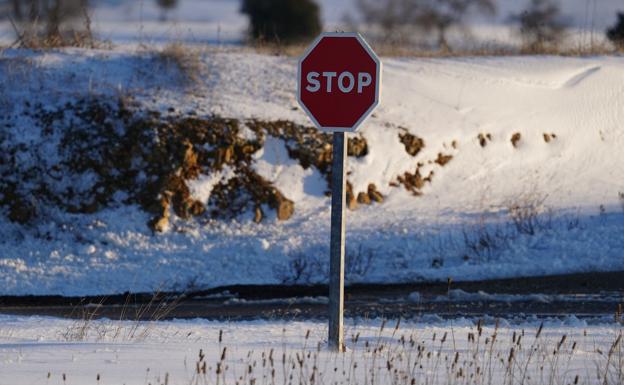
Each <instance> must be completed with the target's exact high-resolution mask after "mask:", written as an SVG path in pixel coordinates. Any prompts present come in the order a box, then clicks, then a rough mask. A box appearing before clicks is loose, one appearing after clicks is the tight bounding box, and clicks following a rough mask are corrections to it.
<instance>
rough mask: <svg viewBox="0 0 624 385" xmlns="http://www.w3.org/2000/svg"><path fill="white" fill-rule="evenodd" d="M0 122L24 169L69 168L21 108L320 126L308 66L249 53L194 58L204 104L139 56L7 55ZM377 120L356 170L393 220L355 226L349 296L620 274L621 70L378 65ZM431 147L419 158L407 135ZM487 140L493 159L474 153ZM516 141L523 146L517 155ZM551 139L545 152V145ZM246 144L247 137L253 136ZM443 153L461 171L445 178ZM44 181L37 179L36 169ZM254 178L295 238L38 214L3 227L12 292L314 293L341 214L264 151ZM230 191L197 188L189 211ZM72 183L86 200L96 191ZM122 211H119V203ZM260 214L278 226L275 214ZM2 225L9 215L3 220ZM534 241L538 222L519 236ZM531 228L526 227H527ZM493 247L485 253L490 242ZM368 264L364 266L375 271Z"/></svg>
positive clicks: (220, 227) (316, 184)
mask: <svg viewBox="0 0 624 385" xmlns="http://www.w3.org/2000/svg"><path fill="white" fill-rule="evenodd" d="M0 55H1V56H0V67H1V68H2V70H1V71H0V89H1V90H2V92H1V93H0V106H1V107H0V108H1V109H2V110H1V111H2V112H3V113H2V114H0V115H2V116H4V117H8V116H19V117H18V118H15V119H16V120H14V121H12V124H13V125H12V126H10V127H8V126H7V127H8V130H9V131H8V133H9V134H10V135H11V137H12V140H14V141H16V142H20V143H24V144H25V145H26V148H29V147H32V146H34V147H36V148H38V153H37V157H34V158H33V154H32V153H30V152H28V151H23V152H21V153H20V156H24V158H23V162H35V161H37V160H49V162H50V164H52V163H53V162H55V161H58V156H59V154H58V153H57V150H56V149H57V147H58V143H56V142H55V140H57V139H58V138H52V139H51V138H44V137H42V135H41V133H40V132H39V131H38V130H33V129H29V128H30V127H32V126H33V121H32V118H30V117H28V116H24V115H20V114H19V112H20V111H23V110H24V109H25V107H24V106H25V103H26V102H29V103H31V104H32V105H34V104H36V103H42V105H44V106H45V108H47V109H50V110H53V109H54V108H55V107H59V106H62V105H64V103H65V102H67V101H72V100H75V99H76V98H77V97H80V96H84V95H91V96H93V97H102V98H108V97H110V98H116V97H118V96H119V95H120V94H122V95H134V96H135V99H136V100H137V102H138V103H140V104H141V105H143V106H145V108H148V109H157V110H160V111H163V112H164V111H167V109H168V108H169V107H174V108H175V110H176V111H180V112H182V113H189V112H194V113H195V114H197V116H210V115H212V114H218V115H221V116H224V117H228V118H238V119H241V120H246V119H251V118H257V119H264V120H278V119H284V120H291V121H293V122H295V123H300V124H306V125H310V122H309V120H308V118H307V117H306V116H305V114H304V113H303V111H302V110H301V109H299V108H295V107H297V102H296V96H295V73H296V58H292V57H283V56H268V55H260V54H255V53H248V52H241V51H236V52H229V51H222V50H210V49H209V50H206V51H202V52H201V53H200V57H201V62H202V65H203V69H202V76H201V77H200V79H199V81H198V82H197V84H194V87H193V91H192V92H190V93H189V92H188V89H187V88H186V87H184V86H181V85H179V84H178V81H179V73H177V72H176V71H175V68H169V67H167V66H166V65H163V64H162V63H161V62H160V61H159V59H158V55H157V54H155V53H153V52H149V51H140V52H137V51H135V50H133V49H117V50H113V51H104V50H102V51H98V50H80V49H68V50H59V51H49V52H33V51H24V50H5V51H3V52H2V53H1V54H0ZM383 61H384V67H383V68H384V73H383V87H384V89H383V93H382V100H381V104H380V106H379V108H378V109H377V110H376V111H375V113H374V115H373V116H372V117H371V118H369V119H368V120H367V121H366V122H365V123H364V124H363V126H362V128H361V134H362V136H363V137H364V138H365V139H366V140H367V142H368V147H369V153H368V155H366V156H365V157H363V158H360V159H355V158H350V159H349V164H348V172H349V181H350V182H351V183H352V184H353V187H354V191H355V193H356V194H357V193H358V192H362V191H366V189H367V187H368V184H369V183H374V184H375V185H376V186H377V189H378V190H379V191H380V192H381V193H382V194H383V195H384V202H383V203H381V204H380V203H374V204H372V205H371V206H366V205H360V207H359V208H358V209H357V210H355V211H349V212H348V213H347V254H348V255H349V256H350V258H351V260H356V261H357V260H359V261H360V263H359V268H358V267H357V266H356V267H353V266H352V268H351V269H350V268H349V266H347V280H348V281H349V282H355V281H358V282H386V283H393V282H413V281H422V280H446V279H447V278H448V277H452V278H453V279H454V280H455V281H460V280H470V279H486V278H503V277H516V276H527V275H546V274H557V273H571V272H587V271H617V270H623V269H624V259H622V258H621V250H622V249H623V248H624V238H623V237H622V236H621V226H622V222H623V220H624V213H623V212H622V208H621V198H620V197H619V193H620V192H621V191H623V190H624V186H623V185H622V183H621V181H622V180H624V167H623V166H621V164H622V161H621V148H622V147H623V145H624V131H623V130H622V124H621V123H622V122H623V121H624V108H622V107H623V104H624V83H623V81H622V77H621V73H622V71H623V70H624V59H622V58H621V57H602V56H597V57H583V58H579V57H548V56H545V57H480V58H472V57H467V58H453V59H418V58H398V59H383ZM404 130H407V131H408V132H410V133H412V134H414V135H416V136H418V137H421V138H423V140H424V142H425V148H424V149H423V150H422V151H421V152H420V153H419V154H418V155H417V156H416V157H412V156H410V155H409V154H407V153H406V151H405V149H404V146H403V144H402V143H401V142H400V140H399V133H402V132H404ZM480 133H482V134H490V136H491V138H492V139H491V141H487V144H486V146H485V147H481V145H480V144H479V139H478V138H477V136H478V135H479V134H480ZM515 133H520V134H521V139H520V141H519V142H518V143H517V146H516V147H514V146H513V145H512V143H511V141H510V139H511V137H512V135H513V134H515ZM545 133H548V134H556V138H554V139H552V140H551V141H550V142H548V143H547V142H546V141H545V140H544V134H545ZM243 135H251V133H250V132H249V131H248V130H247V131H244V132H243ZM438 154H443V155H452V156H453V158H452V159H451V161H450V162H449V163H448V164H446V165H444V166H440V165H438V164H436V163H434V162H433V161H434V160H435V159H436V158H437V156H438ZM419 163H421V164H422V166H421V168H420V172H421V174H422V175H423V176H426V175H428V173H429V171H433V172H434V174H433V180H432V183H430V184H429V183H427V184H425V186H424V187H423V189H422V193H423V195H422V196H419V197H415V196H412V194H411V193H409V192H408V191H406V190H405V189H404V188H403V187H401V186H399V187H392V186H391V185H390V183H391V182H395V181H396V180H397V178H398V176H400V175H402V174H403V173H405V172H411V173H413V172H414V171H415V170H416V168H417V167H418V165H419ZM33 164H34V163H33ZM253 167H254V168H255V170H256V171H257V172H258V173H259V174H261V175H262V176H264V177H265V178H267V179H268V180H270V181H271V182H273V183H274V184H275V186H277V187H278V188H279V189H280V190H281V191H282V192H283V193H284V194H285V196H286V197H288V198H289V199H292V200H293V201H294V202H295V214H294V216H293V217H292V218H291V219H290V220H288V221H285V222H280V221H278V220H277V219H276V218H275V217H274V216H271V215H268V216H267V218H265V220H264V221H263V222H262V224H260V225H257V224H255V223H253V222H252V220H251V218H247V217H243V218H238V219H236V220H233V221H221V220H212V219H202V220H197V221H195V220H191V221H183V220H179V219H175V218H174V221H173V223H172V226H171V229H170V231H168V232H167V233H165V234H153V233H152V232H151V230H149V228H148V227H147V226H146V223H147V222H148V220H149V215H148V214H146V213H145V212H143V211H142V210H141V209H140V208H139V207H136V206H129V205H122V204H118V205H114V206H112V207H110V208H108V209H106V210H103V211H100V212H98V213H95V214H89V215H75V214H67V213H65V212H61V211H59V210H55V209H53V208H44V209H42V210H43V211H44V217H43V220H41V221H39V222H38V223H37V224H36V225H35V226H31V227H28V226H20V225H17V224H14V223H11V222H10V221H9V220H8V218H7V217H6V215H4V214H3V215H1V216H0V229H1V230H2V233H3V234H4V236H3V238H2V240H0V287H1V289H0V293H1V294H6V295H19V294H63V295H86V294H112V293H122V292H125V291H150V290H156V289H179V290H183V289H185V288H186V287H187V286H188V285H190V284H191V283H193V285H196V286H198V287H204V288H208V287H216V286H221V285H229V284H262V283H280V282H282V281H287V280H288V278H289V276H291V275H292V274H291V273H292V272H291V268H292V261H294V260H296V259H297V258H305V259H306V260H308V261H309V262H310V263H309V268H308V270H309V271H307V272H306V274H305V279H306V280H307V282H300V283H314V282H325V281H326V279H327V274H326V273H327V267H328V257H327V255H328V242H329V219H330V211H329V198H327V197H326V196H325V195H324V192H325V189H326V184H325V181H324V178H323V176H321V175H320V173H319V172H318V170H316V169H315V168H308V169H303V168H302V167H301V166H300V165H299V164H298V163H297V162H296V161H294V160H292V159H290V158H289V157H288V154H287V151H286V149H285V146H284V143H283V141H282V140H281V139H279V138H273V137H270V136H269V137H268V138H267V141H266V145H265V146H264V148H263V149H262V150H261V151H259V152H258V153H256V154H255V158H254V164H253ZM230 176H231V170H230V171H228V170H224V171H223V173H222V174H216V175H210V176H208V175H203V176H201V177H200V178H199V179H197V180H195V181H193V182H192V183H191V186H190V188H191V191H192V194H193V195H194V197H196V198H197V199H199V200H201V201H205V200H207V199H208V198H209V195H210V190H211V187H212V186H213V185H214V184H215V183H217V182H218V181H219V180H222V179H224V178H225V179H227V178H229V177H230ZM63 183H65V184H66V185H71V184H72V183H76V186H78V187H80V186H81V185H82V186H89V185H90V184H91V183H93V180H92V178H91V177H90V176H89V175H88V174H87V175H82V176H80V178H78V179H74V178H73V177H72V178H71V179H70V178H69V177H67V178H66V179H63ZM122 200H123V196H119V197H118V199H117V202H120V201H122ZM514 206H519V207H521V208H522V207H528V208H529V209H531V210H534V211H535V213H536V215H538V216H537V217H536V218H537V219H538V222H537V223H535V224H534V225H535V229H534V231H526V230H518V228H517V226H516V224H514V222H513V218H512V216H511V215H510V212H509V209H510V208H512V207H514ZM265 211H266V210H265ZM3 212H4V211H3ZM525 224H526V223H525ZM520 225H522V223H521V224H520ZM484 237H485V238H488V237H489V242H488V244H487V247H486V248H483V247H482V246H479V245H482V243H480V240H482V239H483V238H484ZM369 254H370V255H371V257H370V261H369V262H367V258H366V255H369Z"/></svg>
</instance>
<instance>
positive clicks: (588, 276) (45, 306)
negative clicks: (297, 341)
mask: <svg viewBox="0 0 624 385" xmlns="http://www.w3.org/2000/svg"><path fill="white" fill-rule="evenodd" d="M345 297H346V301H345V315H346V316H347V317H354V316H359V317H368V318H377V317H383V318H398V317H401V318H404V319H410V318H417V317H420V316H424V315H428V314H435V315H437V316H440V317H443V318H454V317H462V316H465V317H479V316H484V315H489V316H493V317H526V316H537V317H561V316H567V315H575V316H577V317H595V316H604V315H613V316H615V315H616V312H618V311H620V312H621V309H622V305H623V304H624V272H608V273H582V274H569V275H558V276H547V277H535V278H515V279H504V280H491V281H478V282H450V284H449V282H429V283H411V284H395V285H387V284H384V285H369V284H367V285H360V284H358V285H351V286H348V287H347V288H346V295H345ZM0 313H3V314H18V315H47V316H58V317H70V318H84V317H93V318H100V317H106V318H110V319H130V320H138V319H142V320H161V319H171V318H178V319H183V318H206V319H214V320H248V319H324V318H326V314H327V286H324V285H315V286H305V285H304V286H281V285H262V286H248V285H247V286H228V287H220V288H214V289H210V290H202V291H193V292H188V293H159V294H153V293H124V294H120V295H110V296H95V297H60V296H21V297H15V296H4V297H0Z"/></svg>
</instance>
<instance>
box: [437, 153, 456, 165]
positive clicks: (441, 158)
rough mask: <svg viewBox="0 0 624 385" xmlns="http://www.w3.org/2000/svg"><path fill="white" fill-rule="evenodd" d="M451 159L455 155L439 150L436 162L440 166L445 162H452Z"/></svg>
mask: <svg viewBox="0 0 624 385" xmlns="http://www.w3.org/2000/svg"><path fill="white" fill-rule="evenodd" d="M451 159H453V155H443V154H442V153H441V152H439V153H438V158H437V159H436V160H435V162H436V163H437V164H439V165H440V166H444V165H445V164H447V163H448V162H450V161H451Z"/></svg>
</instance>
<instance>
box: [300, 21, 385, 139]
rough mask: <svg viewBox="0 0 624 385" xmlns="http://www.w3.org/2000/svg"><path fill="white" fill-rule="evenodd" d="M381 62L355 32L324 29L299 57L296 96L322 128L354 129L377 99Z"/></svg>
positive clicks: (327, 129)
mask: <svg viewBox="0 0 624 385" xmlns="http://www.w3.org/2000/svg"><path fill="white" fill-rule="evenodd" d="M380 89H381V62H380V61H379V58H378V57H377V55H375V53H374V52H373V50H372V49H371V48H370V47H369V46H368V44H367V43H366V42H365V41H364V39H362V37H361V36H360V35H359V34H357V33H324V34H322V35H321V36H319V37H318V38H317V39H316V40H315V41H314V43H312V45H311V46H310V48H308V50H307V51H306V53H305V54H304V55H303V57H302V58H301V60H299V73H298V80H297V98H298V100H299V104H301V106H302V107H303V109H304V110H305V111H306V112H307V113H308V115H309V116H310V118H311V119H312V120H313V121H314V124H316V126H317V127H318V128H319V129H321V130H325V131H347V132H353V131H356V130H357V128H358V126H359V125H360V124H361V123H362V122H363V121H364V119H366V117H367V116H368V115H369V114H370V113H371V112H372V111H373V109H374V108H375V107H376V106H377V104H378V103H379V94H380V91H381V90H380Z"/></svg>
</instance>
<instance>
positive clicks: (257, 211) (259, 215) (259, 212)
mask: <svg viewBox="0 0 624 385" xmlns="http://www.w3.org/2000/svg"><path fill="white" fill-rule="evenodd" d="M263 217H264V213H263V212H262V207H260V206H256V209H255V210H254V222H255V223H260V222H262V218H263Z"/></svg>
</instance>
